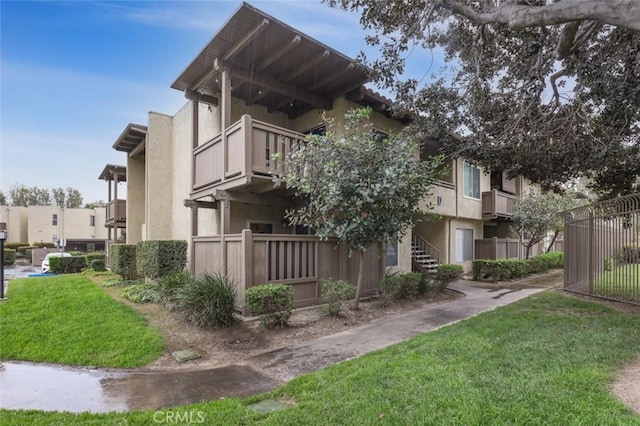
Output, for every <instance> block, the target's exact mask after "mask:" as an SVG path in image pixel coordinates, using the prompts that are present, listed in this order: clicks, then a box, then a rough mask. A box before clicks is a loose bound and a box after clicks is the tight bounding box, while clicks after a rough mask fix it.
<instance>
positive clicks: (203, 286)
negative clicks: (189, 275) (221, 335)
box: [175, 272, 236, 328]
mask: <svg viewBox="0 0 640 426" xmlns="http://www.w3.org/2000/svg"><path fill="white" fill-rule="evenodd" d="M175 303H176V307H177V309H178V310H179V311H181V312H182V313H183V314H184V315H185V317H186V319H187V320H188V321H189V322H190V323H192V324H194V325H196V326H198V327H203V328H224V327H228V326H230V325H232V324H233V323H234V322H235V315H236V286H235V283H234V282H233V281H231V279H230V278H229V277H228V276H226V275H224V274H221V273H218V272H216V273H213V274H210V273H206V272H205V273H202V274H200V275H198V276H197V277H196V278H195V279H192V280H188V281H187V282H186V283H185V284H184V285H183V286H181V287H179V288H178V289H176V294H175Z"/></svg>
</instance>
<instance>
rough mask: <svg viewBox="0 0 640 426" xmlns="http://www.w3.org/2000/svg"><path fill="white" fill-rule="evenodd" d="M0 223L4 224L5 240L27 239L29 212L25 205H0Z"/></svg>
mask: <svg viewBox="0 0 640 426" xmlns="http://www.w3.org/2000/svg"><path fill="white" fill-rule="evenodd" d="M0 223H4V224H5V225H6V230H7V238H8V239H7V242H9V243H11V242H15V243H19V242H26V241H28V232H29V229H28V223H29V214H28V213H27V207H19V206H0Z"/></svg>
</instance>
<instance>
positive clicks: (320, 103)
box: [216, 60, 333, 109]
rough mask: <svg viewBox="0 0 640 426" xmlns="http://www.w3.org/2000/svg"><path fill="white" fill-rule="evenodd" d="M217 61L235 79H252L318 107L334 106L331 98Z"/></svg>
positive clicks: (263, 85) (328, 107) (261, 84)
mask: <svg viewBox="0 0 640 426" xmlns="http://www.w3.org/2000/svg"><path fill="white" fill-rule="evenodd" d="M216 62H217V64H218V66H220V67H225V68H227V69H228V70H229V72H230V73H231V78H233V79H235V78H238V79H240V80H245V81H251V82H253V83H254V84H255V85H257V86H260V87H264V88H265V89H268V90H271V91H272V92H276V93H279V94H281V95H284V96H287V97H289V98H292V99H295V100H298V101H301V102H304V103H307V104H309V105H313V106H314V107H317V108H322V109H331V108H332V107H333V102H331V100H330V99H326V98H324V97H322V96H318V95H314V94H313V93H308V92H306V91H304V90H300V89H298V88H296V87H294V86H291V85H289V84H287V83H284V82H282V81H279V80H276V79H274V78H270V77H268V76H266V75H264V73H258V74H252V73H250V72H249V71H247V70H245V69H243V68H241V67H238V66H234V65H232V64H230V63H224V62H222V61H218V60H216Z"/></svg>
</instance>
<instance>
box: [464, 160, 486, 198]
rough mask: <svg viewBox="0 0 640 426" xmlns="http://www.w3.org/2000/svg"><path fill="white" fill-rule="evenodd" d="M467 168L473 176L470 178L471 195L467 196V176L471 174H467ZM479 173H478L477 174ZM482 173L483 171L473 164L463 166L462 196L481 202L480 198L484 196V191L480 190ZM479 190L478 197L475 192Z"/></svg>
mask: <svg viewBox="0 0 640 426" xmlns="http://www.w3.org/2000/svg"><path fill="white" fill-rule="evenodd" d="M467 168H468V170H469V172H471V176H470V179H471V181H470V185H471V188H470V189H471V195H469V194H467V189H469V188H467V175H468V173H469V172H467ZM476 172H477V173H476ZM480 173H481V170H480V168H479V167H476V166H474V165H472V164H469V163H466V162H465V163H463V165H462V196H463V197H465V198H470V199H472V200H480V197H481V196H482V191H481V190H480V186H481V185H480V184H481V179H480ZM476 176H477V183H476V179H475V177H476ZM476 189H477V191H478V192H477V194H478V196H477V197H476V194H475V190H476Z"/></svg>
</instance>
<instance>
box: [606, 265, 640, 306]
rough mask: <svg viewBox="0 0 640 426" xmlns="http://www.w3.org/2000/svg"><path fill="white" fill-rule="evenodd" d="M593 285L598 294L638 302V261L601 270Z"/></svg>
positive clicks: (639, 270) (639, 293)
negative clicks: (608, 269) (609, 269)
mask: <svg viewBox="0 0 640 426" xmlns="http://www.w3.org/2000/svg"><path fill="white" fill-rule="evenodd" d="M595 287H596V292H597V294H599V295H602V296H608V297H616V298H623V299H626V300H632V301H636V302H640V263H632V264H627V265H622V266H618V267H615V268H613V269H612V270H611V271H605V272H603V273H602V274H601V275H600V276H599V277H598V278H597V279H596V280H595Z"/></svg>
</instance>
